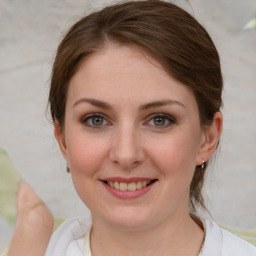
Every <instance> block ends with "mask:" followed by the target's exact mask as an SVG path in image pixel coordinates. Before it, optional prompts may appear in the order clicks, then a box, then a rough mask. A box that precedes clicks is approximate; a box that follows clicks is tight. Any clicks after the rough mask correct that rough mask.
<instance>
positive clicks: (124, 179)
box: [101, 177, 156, 183]
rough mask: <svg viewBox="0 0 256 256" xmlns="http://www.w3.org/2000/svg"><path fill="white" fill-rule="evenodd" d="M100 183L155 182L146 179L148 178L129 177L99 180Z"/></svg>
mask: <svg viewBox="0 0 256 256" xmlns="http://www.w3.org/2000/svg"><path fill="white" fill-rule="evenodd" d="M101 180H102V181H118V182H125V183H131V182H137V181H144V180H146V181H152V180H156V179H154V178H148V177H131V178H124V177H108V178H104V179H101Z"/></svg>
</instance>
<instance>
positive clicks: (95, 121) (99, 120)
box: [91, 116, 104, 126]
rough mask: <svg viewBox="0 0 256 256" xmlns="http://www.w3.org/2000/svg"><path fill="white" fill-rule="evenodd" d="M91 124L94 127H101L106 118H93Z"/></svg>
mask: <svg viewBox="0 0 256 256" xmlns="http://www.w3.org/2000/svg"><path fill="white" fill-rule="evenodd" d="M91 123H92V125H95V126H100V125H103V124H104V118H103V117H99V116H97V117H92V118H91Z"/></svg>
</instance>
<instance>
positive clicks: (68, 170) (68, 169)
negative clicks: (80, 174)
mask: <svg viewBox="0 0 256 256" xmlns="http://www.w3.org/2000/svg"><path fill="white" fill-rule="evenodd" d="M66 170H67V173H70V168H69V166H68V163H67V169H66Z"/></svg>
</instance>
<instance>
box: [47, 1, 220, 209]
mask: <svg viewBox="0 0 256 256" xmlns="http://www.w3.org/2000/svg"><path fill="white" fill-rule="evenodd" d="M107 42H114V43H118V44H120V45H134V46H136V47H139V48H140V49H142V50H143V51H145V52H146V53H147V54H149V55H150V56H152V57H153V58H154V59H155V60H157V61H158V62H159V63H160V64H161V65H162V66H163V68H164V69H165V70H166V72H168V73H169V74H170V75H171V76H173V77H174V78H175V79H177V80H178V81H180V82H181V83H183V84H184V85H186V86H188V87H189V88H191V89H192V91H193V92H194V95H195V98H196V100H197V104H198V107H199V115H200V122H201V126H202V127H203V126H205V125H207V124H210V123H211V122H212V120H213V116H214V114H215V113H216V112H217V111H219V110H220V107H221V105H222V99H221V94H222V87H223V81H222V74H221V69H220V60H219V56H218V52H217V50H216V48H215V46H214V44H213V42H212V40H211V38H210V36H209V35H208V33H207V32H206V30H205V29H204V28H203V27H202V26H201V25H200V24H199V23H198V22H197V21H196V20H195V19H194V18H193V17H192V16H191V15H190V14H188V13H187V12H185V11H184V10H182V9H180V8H179V7H177V6H176V5H174V4H171V3H166V2H164V1H157V0H151V1H150V0H149V1H131V2H126V3H123V4H116V5H112V6H108V7H105V8H104V9H103V10H101V11H97V12H94V13H92V14H90V15H88V16H86V17H84V18H82V19H81V20H79V21H78V22H77V23H76V24H74V25H73V26H72V27H71V28H70V29H69V31H68V33H67V34H66V36H65V37H64V39H63V40H62V42H61V43H60V45H59V47H58V50H57V54H56V58H55V61H54V64H53V70H52V78H51V88H50V94H49V104H50V110H51V115H52V119H53V120H57V121H58V122H59V124H60V127H61V128H63V126H64V119H65V105H66V97H67V90H68V85H69V81H70V79H71V78H72V76H73V75H74V74H75V73H76V71H77V70H78V68H79V66H80V65H81V63H82V62H83V61H85V59H86V58H88V56H90V55H91V54H93V53H95V52H97V51H99V50H100V49H101V48H103V47H104V45H105V44H106V43H107ZM203 181H204V171H202V170H201V167H196V168H195V173H194V177H193V180H192V182H191V187H190V206H191V207H192V209H193V210H196V209H195V204H197V203H198V204H199V205H201V206H202V207H203V208H205V204H204V199H203V197H202V186H203Z"/></svg>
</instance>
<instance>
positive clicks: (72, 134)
mask: <svg viewBox="0 0 256 256" xmlns="http://www.w3.org/2000/svg"><path fill="white" fill-rule="evenodd" d="M56 130H57V132H56V131H55V132H56V134H57V139H58V141H59V143H60V147H61V150H62V153H63V155H64V157H65V159H66V160H67V162H68V163H69V166H70V169H71V174H72V179H73V183H74V186H75V188H76V190H77V193H78V194H79V196H80V198H81V199H82V201H83V202H84V203H85V204H86V205H87V206H88V207H89V208H90V210H91V212H92V217H93V220H94V221H95V222H96V221H99V222H104V223H107V224H109V225H113V226H116V227H121V228H130V229H133V228H143V227H150V226H152V225H157V224H158V223H159V222H160V221H162V222H164V221H168V220H169V219H171V218H174V216H184V215H185V214H188V211H189V209H188V201H189V187H190V182H191V180H192V177H193V173H194V169H195V166H196V165H200V164H201V163H202V160H203V159H204V160H207V159H206V158H207V155H204V152H203V148H204V147H205V146H204V145H205V144H206V141H207V139H206V135H205V133H204V131H203V130H202V129H201V127H200V121H199V113H198V106H197V103H196V100H195V97H194V95H193V93H192V91H191V90H190V89H189V88H188V87H186V86H184V85H182V84H180V83H179V82H177V81H175V80H174V79H173V78H172V77H171V76H170V75H168V74H167V73H166V72H165V71H164V70H163V69H162V68H161V66H160V65H159V64H158V63H157V62H156V61H155V60H153V59H151V58H150V57H149V56H147V55H146V54H145V53H144V52H142V51H140V50H138V49H136V48H135V47H125V46H114V45H109V46H107V47H106V48H104V49H103V50H102V51H100V52H98V53H97V54H94V55H92V56H91V57H90V58H89V59H87V60H86V61H85V62H84V63H83V65H82V66H81V67H80V69H79V70H78V71H77V73H76V74H75V75H74V77H73V78H72V80H71V82H70V86H69V90H68V95H67V104H66V116H65V127H64V132H63V136H62V137H61V136H58V126H57V125H56Z"/></svg>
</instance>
